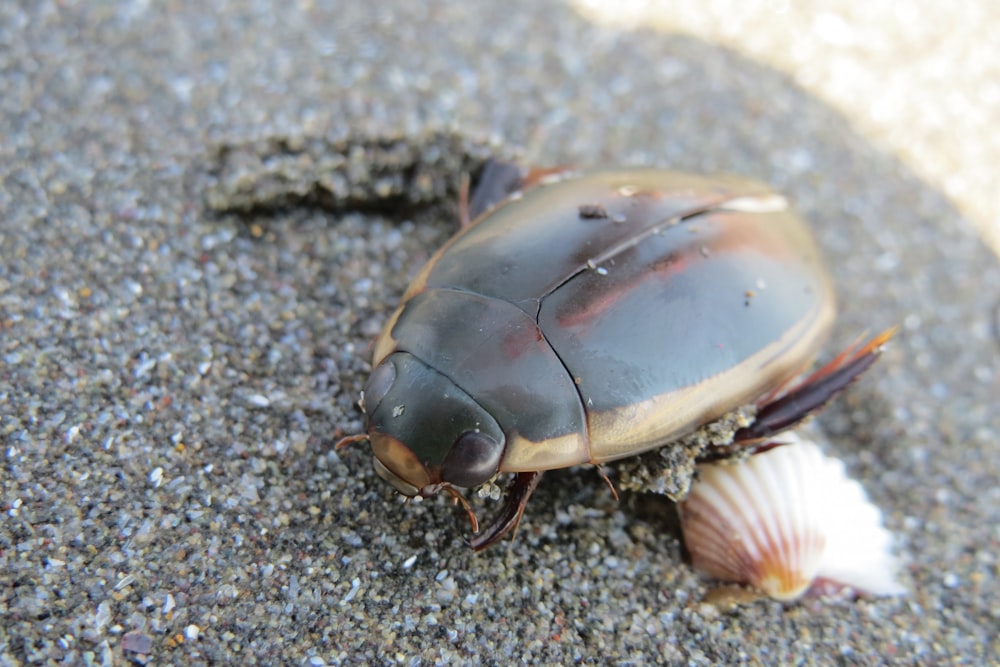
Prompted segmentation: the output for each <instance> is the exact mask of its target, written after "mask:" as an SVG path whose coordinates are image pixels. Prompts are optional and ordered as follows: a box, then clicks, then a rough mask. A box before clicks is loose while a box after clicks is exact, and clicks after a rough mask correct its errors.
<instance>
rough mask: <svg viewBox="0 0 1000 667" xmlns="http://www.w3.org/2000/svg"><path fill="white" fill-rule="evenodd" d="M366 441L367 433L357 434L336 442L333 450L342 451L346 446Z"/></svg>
mask: <svg viewBox="0 0 1000 667" xmlns="http://www.w3.org/2000/svg"><path fill="white" fill-rule="evenodd" d="M367 439H368V434H367V433H357V434H355V435H348V436H344V437H343V438H341V439H340V440H338V441H337V444H335V445H334V446H333V448H334V449H336V450H338V451H339V450H341V449H344V448H345V447H347V446H348V445H353V444H354V443H356V442H364V441H365V440H367Z"/></svg>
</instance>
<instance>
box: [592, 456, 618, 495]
mask: <svg viewBox="0 0 1000 667" xmlns="http://www.w3.org/2000/svg"><path fill="white" fill-rule="evenodd" d="M594 467H595V468H597V474H598V475H600V476H601V479H603V480H604V483H605V484H607V485H608V488H609V489H611V495H612V496H614V498H615V502H618V489H616V488H615V483H614V482H612V481H611V478H610V477H608V473H606V472H604V468H602V467H601V464H599V463H595V464H594Z"/></svg>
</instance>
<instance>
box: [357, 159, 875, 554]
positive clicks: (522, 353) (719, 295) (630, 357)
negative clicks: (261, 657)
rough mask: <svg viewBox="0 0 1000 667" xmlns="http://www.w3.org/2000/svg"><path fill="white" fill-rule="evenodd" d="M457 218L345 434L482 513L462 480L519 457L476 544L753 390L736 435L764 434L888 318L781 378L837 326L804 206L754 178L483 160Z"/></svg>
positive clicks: (401, 472)
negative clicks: (571, 485)
mask: <svg viewBox="0 0 1000 667" xmlns="http://www.w3.org/2000/svg"><path fill="white" fill-rule="evenodd" d="M538 174H542V176H541V177H539V176H538ZM464 201H465V198H464V197H463V211H464V210H465V207H464ZM470 215H471V217H473V218H475V219H474V220H473V222H471V223H468V222H467V220H468V217H470ZM463 217H465V218H466V223H467V224H465V225H464V226H463V228H462V229H461V230H460V231H459V232H458V233H457V234H456V235H455V236H453V237H452V238H451V239H450V240H449V241H448V242H447V243H446V244H445V245H444V246H443V247H442V248H441V249H440V250H438V251H437V252H436V253H435V254H434V256H433V257H432V258H431V260H430V261H429V262H428V263H427V265H426V266H425V267H424V268H423V269H422V270H421V271H420V273H419V274H418V275H417V277H416V278H415V279H414V281H413V282H412V284H411V285H410V286H409V288H408V289H407V291H406V293H405V294H404V295H403V298H402V301H401V303H400V305H399V307H398V308H397V309H396V311H395V312H394V313H393V315H392V316H391V317H390V319H389V321H388V323H387V324H386V326H385V328H384V330H383V332H382V334H381V335H380V337H379V338H378V340H377V342H376V343H375V347H374V357H373V360H372V366H373V369H374V370H373V372H372V374H371V377H370V379H369V380H368V382H367V384H366V385H365V388H364V393H363V400H362V407H363V409H364V411H365V414H366V418H367V433H365V434H361V435H357V436H350V437H348V438H344V439H343V440H342V441H341V442H340V443H338V446H343V445H345V444H347V443H349V442H355V441H360V440H369V441H370V442H371V447H372V452H373V454H374V460H373V463H374V466H375V470H376V471H377V472H378V474H379V476H380V477H382V478H383V479H384V480H386V481H387V482H389V483H390V484H391V485H392V486H393V487H395V489H396V490H397V491H399V492H400V493H402V494H404V495H406V496H411V497H412V496H423V497H426V496H431V495H435V494H437V493H439V492H442V491H443V492H446V493H448V494H450V495H452V496H453V497H454V498H455V499H456V500H457V501H459V502H461V503H462V504H463V506H464V507H465V509H466V510H467V512H468V514H469V516H470V519H471V521H472V524H473V530H474V531H475V532H478V524H477V522H476V519H475V515H474V514H473V513H472V510H471V509H470V507H469V505H468V503H467V502H466V501H465V498H464V496H463V495H462V493H461V491H459V487H461V488H469V487H475V486H479V485H481V484H483V483H485V482H488V481H490V480H491V479H493V478H494V477H495V476H497V475H498V474H499V473H516V475H515V477H514V480H513V483H512V484H511V486H510V489H509V491H508V494H507V499H506V504H505V507H504V508H503V509H502V510H501V512H500V513H499V515H498V517H497V518H496V519H495V521H494V522H493V523H492V524H491V526H490V527H488V528H487V529H486V530H485V531H484V532H482V533H479V534H477V535H476V536H475V537H474V538H473V540H472V545H473V547H474V548H476V549H477V550H479V549H483V548H485V547H487V546H489V545H490V544H493V543H494V542H496V541H498V540H499V539H501V538H502V537H503V535H504V534H506V533H507V532H508V531H510V530H511V529H513V528H515V527H516V526H517V524H518V522H519V521H520V518H521V516H522V513H523V511H524V508H525V505H526V503H527V501H528V497H529V496H530V495H531V493H532V491H533V490H534V488H535V486H536V485H537V483H538V481H539V479H540V476H541V474H542V472H543V471H545V470H551V469H554V468H563V467H568V466H574V465H579V464H584V463H591V464H596V465H598V466H599V465H600V464H602V463H605V462H609V461H614V460H617V459H621V458H624V457H629V456H633V455H637V454H641V453H643V452H647V451H650V450H653V449H656V448H660V447H665V446H669V445H670V443H673V442H675V441H677V440H678V439H679V438H681V437H683V436H685V435H688V434H690V433H692V432H693V431H696V430H697V429H698V428H700V427H702V426H704V425H705V424H708V423H711V422H712V421H713V420H716V419H718V418H720V417H721V416H722V415H724V414H726V413H728V412H730V411H732V410H734V409H736V408H739V407H740V406H744V405H754V406H756V408H757V418H756V420H755V421H754V422H753V423H752V424H751V425H750V426H748V427H746V428H743V429H741V430H739V431H738V432H737V433H736V435H735V436H734V438H733V446H732V448H731V449H732V450H733V451H736V450H740V449H744V450H745V449H748V448H752V447H753V446H754V445H755V444H757V443H761V442H762V441H764V439H766V438H767V437H769V436H771V435H774V434H775V433H778V432H780V431H783V430H786V429H788V428H790V427H792V426H794V425H795V424H797V423H798V422H800V421H802V420H803V419H804V418H806V417H807V416H808V415H810V414H811V413H813V412H814V411H816V410H818V409H819V408H820V407H822V406H823V405H824V404H825V403H826V402H827V401H828V400H829V399H830V398H831V397H832V396H833V395H834V394H835V393H837V392H838V391H840V390H841V389H843V388H844V387H845V386H847V385H848V384H849V383H850V382H851V381H852V380H853V379H855V378H856V377H857V376H858V375H860V374H861V373H862V372H863V371H864V370H865V369H867V368H868V367H869V366H870V365H871V364H872V363H873V362H874V361H875V359H876V358H877V357H878V355H879V353H880V351H881V345H882V343H883V342H884V341H885V340H887V339H888V338H889V337H890V336H891V335H892V333H891V332H887V333H885V334H882V335H881V336H877V337H875V338H874V339H873V340H871V341H870V342H869V343H867V344H866V345H864V346H859V347H855V348H851V349H849V350H847V351H845V352H844V353H843V354H841V355H840V356H838V357H837V358H836V359H834V361H832V362H830V363H829V364H827V365H826V366H825V367H823V368H822V369H820V370H819V371H817V372H815V373H813V374H812V375H811V376H809V377H808V378H806V379H805V380H803V381H801V382H799V383H798V384H795V385H792V386H791V389H786V387H788V386H790V383H791V382H792V381H793V380H794V379H795V378H796V377H797V376H798V375H799V374H800V373H801V372H802V371H803V370H804V369H805V368H806V367H807V366H808V365H809V364H810V363H811V362H812V361H813V359H814V358H815V356H816V355H817V354H818V352H819V351H820V349H821V346H822V344H823V342H824V341H825V339H826V338H827V336H828V334H829V331H830V329H831V327H832V323H833V320H834V312H835V302H834V294H833V288H832V285H831V281H830V279H829V277H828V276H827V273H826V270H825V268H824V266H823V263H822V260H821V258H820V254H819V251H818V249H817V247H816V244H815V242H814V240H813V238H812V236H811V234H810V233H809V231H808V229H807V227H806V225H805V223H804V222H803V221H802V220H801V219H800V218H799V217H798V216H796V215H795V214H794V213H793V212H792V211H791V210H790V209H789V206H788V204H787V202H786V200H785V199H784V198H783V197H781V196H780V195H777V194H775V193H774V192H772V191H771V190H770V189H768V188H767V187H766V186H764V185H762V184H760V183H757V182H755V181H752V180H748V179H744V178H739V177H732V176H723V177H713V178H706V177H702V176H695V175H691V174H684V173H679V172H671V171H664V170H659V169H619V170H610V171H594V172H582V173H581V172H574V171H569V170H564V171H555V172H554V173H553V172H552V171H550V172H534V173H532V172H526V171H522V170H521V169H520V168H519V167H518V166H516V165H513V164H511V163H505V162H490V163H488V164H487V165H486V167H485V168H484V172H483V175H482V177H481V178H480V183H479V185H478V187H477V190H476V192H475V194H474V196H473V198H472V202H471V205H470V206H469V210H468V211H466V212H465V215H464V216H463ZM709 455H710V453H708V452H706V453H705V456H706V457H707V456H709ZM711 455H712V456H715V455H718V453H717V452H715V453H712V454H711ZM602 474H603V473H602ZM605 479H607V478H605ZM612 488H613V487H612Z"/></svg>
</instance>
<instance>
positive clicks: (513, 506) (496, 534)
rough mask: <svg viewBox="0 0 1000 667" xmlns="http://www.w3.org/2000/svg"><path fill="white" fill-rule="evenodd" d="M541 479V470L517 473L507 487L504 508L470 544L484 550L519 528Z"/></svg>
mask: <svg viewBox="0 0 1000 667" xmlns="http://www.w3.org/2000/svg"><path fill="white" fill-rule="evenodd" d="M541 479H542V471H541V470H536V471H533V472H519V473H517V476H516V477H514V481H513V482H512V483H511V485H510V488H509V489H507V496H506V498H505V499H504V504H503V508H501V510H500V512H499V513H498V514H497V515H496V516H495V517H494V518H493V520H492V521H491V522H490V524H489V525H488V526H486V528H485V529H484V530H483V532H481V533H479V534H477V535H475V536H473V538H472V539H471V540H469V544H470V545H471V546H472V548H473V550H475V551H482V550H483V549H486V548H487V547H490V546H492V545H494V544H496V543H497V542H499V541H500V540H502V539H503V538H504V535H506V534H507V533H509V532H511V531H512V530H517V527H518V525H519V524H520V523H521V517H522V516H524V508H525V507H526V506H527V504H528V498H530V497H531V494H532V492H533V491H534V490H535V487H537V486H538V482H539V480H541Z"/></svg>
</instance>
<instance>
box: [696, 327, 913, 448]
mask: <svg viewBox="0 0 1000 667" xmlns="http://www.w3.org/2000/svg"><path fill="white" fill-rule="evenodd" d="M894 333H896V329H895V328H892V329H888V330H886V331H883V332H882V333H881V334H879V335H878V336H875V337H874V338H872V339H871V340H870V341H868V342H867V343H865V344H864V345H863V346H860V347H859V346H858V345H852V346H850V347H848V348H847V349H846V350H844V351H843V352H841V353H840V354H839V355H837V356H836V357H835V358H834V359H833V360H832V361H830V362H829V363H828V364H826V365H825V366H823V367H822V368H820V369H819V370H818V371H816V372H814V373H813V374H812V375H810V376H809V377H807V378H806V379H805V380H803V381H802V382H801V383H800V384H799V385H798V386H796V387H795V388H793V389H792V390H790V391H789V392H787V393H785V394H784V395H782V396H781V397H780V398H777V399H775V400H773V401H770V402H769V403H766V404H765V405H763V406H761V407H760V408H759V409H758V410H757V417H756V419H755V420H754V422H753V424H751V425H750V426H746V427H744V428H741V429H740V430H738V431H737V432H736V434H735V435H734V436H733V445H737V446H739V445H750V444H753V443H756V442H759V441H761V440H763V439H765V438H769V437H771V436H773V435H776V434H778V433H781V432H782V431H787V430H788V429H790V428H791V427H793V426H795V425H796V424H798V423H799V422H801V421H802V420H804V419H805V418H806V417H808V416H809V415H811V414H813V413H814V412H816V411H817V410H819V409H821V408H822V407H823V406H824V405H826V404H827V402H828V401H829V400H830V399H831V398H833V397H834V396H835V395H837V394H838V393H840V392H841V391H842V390H844V389H845V388H846V387H847V386H848V385H849V384H851V383H852V382H854V381H855V380H857V379H858V377H860V375H861V374H862V373H864V372H865V371H866V370H868V368H869V367H870V366H871V365H872V364H874V363H875V361H876V360H877V359H878V358H879V356H880V355H881V354H882V350H883V346H884V345H885V343H886V341H888V340H889V339H890V338H892V336H893V334H894ZM731 447H732V445H726V446H725V448H718V450H719V455H720V456H724V455H723V454H722V451H723V450H724V449H725V450H730V451H732V450H731V449H730V448H731ZM718 457H719V456H713V452H712V451H709V452H707V456H705V457H703V458H705V459H712V458H718ZM700 458H702V457H700Z"/></svg>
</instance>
